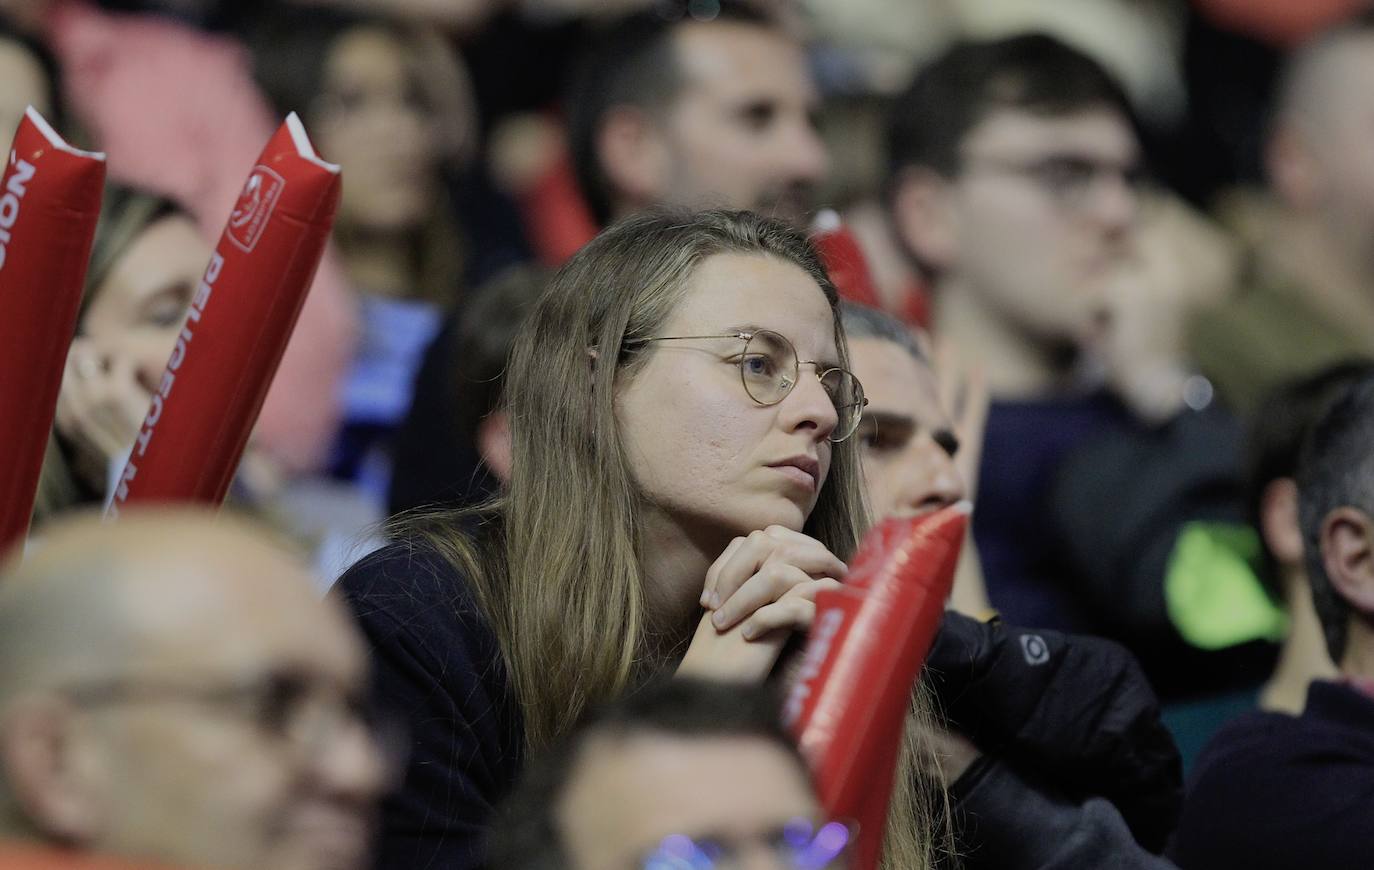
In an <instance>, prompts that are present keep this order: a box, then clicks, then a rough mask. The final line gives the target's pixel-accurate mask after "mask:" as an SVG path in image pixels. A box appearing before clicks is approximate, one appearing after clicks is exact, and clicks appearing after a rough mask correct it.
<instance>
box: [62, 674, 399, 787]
mask: <svg viewBox="0 0 1374 870" xmlns="http://www.w3.org/2000/svg"><path fill="white" fill-rule="evenodd" d="M59 691H60V692H61V694H62V695H63V696H65V697H67V698H69V699H71V700H72V701H73V702H75V703H77V704H79V705H82V706H108V705H118V704H137V703H160V702H168V701H181V702H190V703H193V704H200V705H204V706H207V707H213V708H216V709H218V710H223V711H225V712H227V713H229V714H231V715H236V716H239V717H241V718H243V719H245V720H247V721H249V722H251V723H252V724H253V725H255V726H256V727H257V728H259V729H260V730H261V731H262V732H263V733H265V734H267V735H268V736H270V737H272V738H274V739H276V740H279V741H281V742H282V743H283V744H285V745H286V746H287V748H288V751H289V752H290V753H291V756H292V758H293V760H295V761H296V762H299V763H308V762H312V761H314V760H316V759H318V758H319V757H320V755H321V753H323V752H324V751H325V749H326V748H327V747H328V746H330V745H331V744H332V743H333V741H334V740H336V739H337V738H338V737H339V736H340V735H341V734H344V733H346V732H348V731H349V730H350V729H361V730H362V732H363V734H364V735H365V737H366V738H367V740H368V741H369V742H370V743H371V744H372V746H373V748H374V749H375V750H376V751H377V753H378V758H379V760H380V761H381V762H382V764H383V765H384V766H385V772H386V774H387V775H388V778H390V777H393V776H395V775H396V774H398V773H399V771H400V769H401V768H402V767H403V765H404V761H405V746H404V732H403V730H402V729H401V727H400V726H399V723H397V722H395V721H394V720H391V719H388V718H386V717H383V716H378V715H377V711H376V708H375V707H374V706H373V705H372V704H371V703H369V702H368V700H367V699H366V698H365V697H364V696H363V695H362V694H361V693H356V692H350V691H345V690H343V689H341V688H338V687H335V686H333V685H330V684H327V683H325V682H323V681H321V680H320V679H318V678H313V677H311V676H309V675H307V674H303V673H296V672H291V671H283V672H276V673H268V674H264V675H261V676H258V677H254V678H246V679H241V680H225V679H218V680H215V679H193V678H190V677H122V678H120V677H116V678H111V679H106V680H91V681H86V682H81V683H75V684H71V685H67V686H64V687H62V688H61V689H60V690H59Z"/></svg>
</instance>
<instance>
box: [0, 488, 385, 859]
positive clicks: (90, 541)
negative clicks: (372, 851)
mask: <svg viewBox="0 0 1374 870" xmlns="http://www.w3.org/2000/svg"><path fill="white" fill-rule="evenodd" d="M365 672H366V664H365V658H364V655H363V652H362V648H361V645H360V643H359V640H358V638H357V636H356V634H355V632H354V630H353V629H352V627H351V626H350V625H349V623H348V621H347V619H346V617H345V616H344V614H343V613H342V612H341V611H339V610H338V609H336V607H335V606H334V605H333V603H332V602H322V601H319V600H318V599H317V597H316V595H315V592H314V590H313V586H312V583H311V580H310V577H309V575H308V574H307V573H306V572H305V570H304V569H303V568H302V567H301V565H300V563H299V562H298V561H297V560H296V559H294V558H293V557H292V556H291V555H289V554H288V553H287V552H285V551H284V550H282V549H281V548H280V546H279V545H278V544H277V543H276V542H274V541H273V540H272V539H271V538H270V537H268V536H267V535H265V534H264V533H263V532H262V531H261V530H260V529H258V528H256V527H253V526H251V525H249V524H247V523H245V522H243V521H239V520H234V519H230V518H227V517H225V518H220V519H215V518H213V517H211V516H210V515H208V514H200V513H187V512H171V511H166V510H160V511H154V512H144V513H138V512H124V513H123V514H121V517H120V520H119V522H118V523H116V524H104V523H101V522H100V521H99V520H98V519H97V518H95V517H93V516H88V517H83V518H79V519H76V520H71V521H67V522H64V523H59V524H54V525H51V526H49V527H47V529H46V530H45V534H44V537H43V539H42V540H41V542H40V543H39V545H38V546H37V548H36V549H35V550H33V551H32V552H30V554H29V556H28V558H27V559H26V560H25V561H24V562H23V563H22V564H20V563H19V562H18V560H17V558H14V557H12V558H11V560H10V561H9V562H8V563H7V564H6V566H5V568H4V569H3V571H0V785H2V786H3V789H2V791H3V798H4V802H3V805H0V814H2V815H0V823H3V824H4V825H5V827H6V828H7V829H8V833H9V834H10V835H11V836H14V835H20V836H28V837H32V838H37V839H48V840H58V841H63V842H74V843H76V844H78V845H80V846H83V847H85V848H89V849H91V850H94V851H102V852H109V853H111V854H117V855H126V856H131V857H141V858H148V859H154V860H162V861H167V862H170V863H179V864H184V865H209V866H222V867H243V868H248V867H252V868H282V870H287V868H291V870H295V868H326V867H330V868H348V867H355V866H360V865H361V862H362V861H363V859H364V856H365V846H366V843H367V840H368V838H369V834H370V827H371V812H372V804H373V801H374V799H375V797H376V795H377V791H378V789H379V787H380V779H381V770H380V766H379V760H378V757H377V755H376V752H375V747H374V746H373V745H372V742H371V735H370V733H369V732H368V731H367V729H366V728H365V727H364V726H363V722H362V720H361V719H359V718H358V716H357V715H356V714H357V713H358V712H359V711H360V710H361V701H360V698H361V696H362V693H363V689H364V684H365Z"/></svg>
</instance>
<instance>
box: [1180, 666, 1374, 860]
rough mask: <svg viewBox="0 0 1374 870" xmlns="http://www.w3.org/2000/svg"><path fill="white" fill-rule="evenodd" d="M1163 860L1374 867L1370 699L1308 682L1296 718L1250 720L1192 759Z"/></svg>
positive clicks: (1373, 713) (1257, 716) (1373, 715)
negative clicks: (1302, 706) (1168, 853)
mask: <svg viewBox="0 0 1374 870" xmlns="http://www.w3.org/2000/svg"><path fill="white" fill-rule="evenodd" d="M1170 851H1171V852H1172V854H1173V857H1174V860H1175V861H1177V862H1178V864H1179V866H1181V867H1183V868H1185V870H1202V868H1208V870H1226V868H1230V867H1235V868H1245V870H1280V868H1302V870H1306V868H1313V870H1316V868H1320V870H1347V868H1348V870H1356V868H1359V870H1368V868H1370V867H1374V700H1371V699H1370V698H1368V697H1367V696H1365V695H1363V694H1361V693H1360V692H1358V691H1357V690H1355V689H1353V688H1351V687H1349V686H1347V685H1345V684H1342V683H1333V682H1326V681H1318V682H1315V683H1313V684H1312V686H1311V688H1310V689H1309V690H1308V693H1307V706H1306V708H1305V709H1304V710H1303V713H1302V715H1301V716H1288V715H1285V714H1282V713H1250V714H1246V715H1244V716H1241V717H1240V718H1238V719H1236V720H1235V721H1234V722H1232V723H1231V724H1230V725H1228V726H1226V727H1225V728H1223V729H1222V730H1221V731H1220V732H1218V733H1217V735H1216V737H1214V738H1213V739H1212V741H1211V742H1210V743H1209V744H1208V745H1207V748H1206V749H1204V750H1203V751H1202V755H1201V756H1200V757H1199V759H1198V762H1197V767H1196V769H1195V771H1194V774H1193V777H1192V781H1191V782H1190V783H1189V788H1188V798H1187V801H1186V803H1185V804H1184V810H1183V820H1182V822H1181V823H1180V824H1179V827H1178V830H1177V831H1176V832H1175V834H1174V844H1173V846H1172V847H1171V849H1170Z"/></svg>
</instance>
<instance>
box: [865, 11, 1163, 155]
mask: <svg viewBox="0 0 1374 870" xmlns="http://www.w3.org/2000/svg"><path fill="white" fill-rule="evenodd" d="M1101 107H1106V108H1108V109H1114V110H1116V111H1117V112H1119V113H1120V114H1121V116H1122V117H1123V118H1125V119H1126V122H1127V123H1128V124H1130V125H1131V127H1132V128H1133V129H1134V130H1136V132H1137V135H1138V134H1139V126H1138V124H1137V122H1136V117H1135V112H1134V110H1133V109H1132V107H1131V102H1130V99H1129V98H1128V97H1127V96H1126V93H1125V91H1123V90H1122V88H1121V85H1120V84H1118V83H1117V81H1116V80H1115V79H1114V78H1112V76H1111V75H1110V74H1109V73H1108V72H1107V71H1106V70H1105V69H1103V68H1102V66H1101V65H1099V64H1098V63H1097V62H1096V61H1094V60H1093V59H1092V58H1090V57H1088V56H1087V55H1085V54H1083V53H1082V52H1079V51H1077V50H1076V49H1073V48H1070V47H1069V46H1067V45H1065V44H1064V43H1062V42H1060V41H1059V40H1057V39H1055V38H1054V37H1052V36H1047V35H1045V34H1040V33H1031V34H1022V35H1019V36H1012V37H1009V38H1006V39H999V40H995V41H991V42H961V43H958V44H956V45H955V46H954V47H953V48H951V49H949V50H948V51H946V52H945V53H944V54H943V55H941V56H940V57H939V58H937V59H936V60H935V61H933V62H932V63H930V64H929V65H928V66H926V67H924V68H923V69H921V70H920V71H919V72H918V73H917V74H916V77H915V79H914V80H913V81H912V83H911V85H910V86H909V87H908V88H907V89H906V91H905V92H904V93H903V94H902V95H901V96H899V97H898V98H897V99H896V101H895V102H894V103H893V106H892V114H891V117H890V121H889V124H888V138H887V145H888V162H889V170H890V171H889V177H890V178H891V179H894V180H895V178H896V177H897V175H898V174H899V173H900V172H901V170H902V169H904V168H906V167H908V166H923V167H927V168H930V169H933V170H935V171H936V172H938V173H940V174H941V175H944V176H947V177H953V176H954V175H957V174H958V172H959V170H960V161H961V157H962V154H961V149H962V147H963V144H964V140H965V139H966V138H967V137H968V134H969V132H970V131H971V130H972V129H973V128H974V127H975V126H977V125H978V124H979V123H980V122H981V121H983V120H984V119H985V118H987V116H988V115H990V114H991V113H992V112H994V111H996V110H997V109H1019V110H1022V111H1026V112H1031V113H1033V114H1036V115H1044V116H1046V117H1063V116H1066V115H1073V114H1077V113H1079V112H1082V111H1086V110H1089V109H1095V108H1101Z"/></svg>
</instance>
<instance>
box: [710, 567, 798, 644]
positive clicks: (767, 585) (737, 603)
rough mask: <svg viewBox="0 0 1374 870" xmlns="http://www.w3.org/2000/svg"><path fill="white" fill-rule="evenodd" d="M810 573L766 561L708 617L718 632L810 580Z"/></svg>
mask: <svg viewBox="0 0 1374 870" xmlns="http://www.w3.org/2000/svg"><path fill="white" fill-rule="evenodd" d="M812 579H813V578H812V577H811V575H810V574H808V573H806V572H805V571H803V570H802V569H800V568H798V567H797V566H796V565H789V564H787V563H786V562H767V563H765V564H764V565H763V567H761V568H759V570H758V572H757V573H755V574H754V576H753V577H750V578H749V579H748V580H747V581H745V583H744V585H743V586H741V587H740V588H739V589H738V590H737V591H736V592H735V594H734V595H731V596H730V598H729V599H728V600H727V601H726V602H725V603H724V604H722V605H721V606H720V608H719V609H717V610H716V612H715V613H714V614H713V615H712V616H711V624H712V625H714V626H715V627H716V630H717V631H726V630H728V629H729V628H731V627H732V626H734V625H735V624H736V623H738V622H739V621H740V620H742V619H744V618H745V617H747V616H749V614H751V613H753V612H754V611H756V610H758V609H759V608H761V607H764V606H767V605H769V604H772V603H773V602H775V601H778V600H779V599H781V598H782V597H783V596H784V595H786V594H787V593H788V591H789V590H791V589H792V588H793V587H794V586H799V585H801V584H803V583H810V582H811V581H812Z"/></svg>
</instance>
